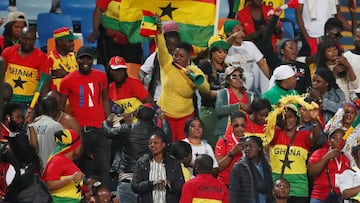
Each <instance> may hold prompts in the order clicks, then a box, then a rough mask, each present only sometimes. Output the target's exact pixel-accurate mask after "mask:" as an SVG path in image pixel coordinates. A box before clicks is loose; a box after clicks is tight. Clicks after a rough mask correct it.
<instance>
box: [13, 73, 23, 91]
mask: <svg viewBox="0 0 360 203" xmlns="http://www.w3.org/2000/svg"><path fill="white" fill-rule="evenodd" d="M13 81H14V83H15V86H14V88H16V87H20V88H21V89H24V86H23V84H24V83H26V81H24V80H21V77H20V76H19V77H18V79H17V80H13Z"/></svg>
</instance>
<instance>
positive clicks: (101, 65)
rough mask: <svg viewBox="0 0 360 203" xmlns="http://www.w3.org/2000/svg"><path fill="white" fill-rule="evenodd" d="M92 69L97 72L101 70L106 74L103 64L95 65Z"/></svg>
mask: <svg viewBox="0 0 360 203" xmlns="http://www.w3.org/2000/svg"><path fill="white" fill-rule="evenodd" d="M92 67H93V68H94V69H96V70H100V71H102V72H104V73H106V70H105V66H104V65H103V64H93V65H92Z"/></svg>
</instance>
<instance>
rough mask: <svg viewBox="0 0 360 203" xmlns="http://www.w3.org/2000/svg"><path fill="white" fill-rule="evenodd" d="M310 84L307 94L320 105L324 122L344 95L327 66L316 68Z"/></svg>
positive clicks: (336, 108)
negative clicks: (310, 87)
mask: <svg viewBox="0 0 360 203" xmlns="http://www.w3.org/2000/svg"><path fill="white" fill-rule="evenodd" d="M312 84H313V85H312V86H313V88H312V89H310V91H309V94H310V96H311V97H312V98H313V99H315V100H316V101H317V103H318V104H320V105H321V113H322V116H323V117H324V121H325V123H326V122H328V121H329V120H330V118H331V117H333V116H334V114H335V113H336V111H337V110H338V109H339V107H340V106H341V104H342V103H343V102H344V101H345V95H344V93H343V91H342V90H341V89H340V88H339V86H338V85H337V84H336V80H335V77H334V74H333V73H332V72H331V70H329V69H327V68H318V69H316V71H315V73H314V76H313V82H312Z"/></svg>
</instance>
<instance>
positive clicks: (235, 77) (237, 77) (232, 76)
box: [230, 74, 243, 80]
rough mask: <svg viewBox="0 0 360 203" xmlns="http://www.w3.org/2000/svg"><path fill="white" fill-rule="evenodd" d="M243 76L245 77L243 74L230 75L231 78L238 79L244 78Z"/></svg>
mask: <svg viewBox="0 0 360 203" xmlns="http://www.w3.org/2000/svg"><path fill="white" fill-rule="evenodd" d="M242 78H243V76H242V75H236V74H234V75H230V79H232V80H237V79H242Z"/></svg>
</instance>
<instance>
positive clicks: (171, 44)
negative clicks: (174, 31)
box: [166, 37, 179, 54]
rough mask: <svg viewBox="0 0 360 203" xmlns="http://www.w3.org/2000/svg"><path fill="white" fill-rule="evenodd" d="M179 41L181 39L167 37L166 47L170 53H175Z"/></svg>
mask: <svg viewBox="0 0 360 203" xmlns="http://www.w3.org/2000/svg"><path fill="white" fill-rule="evenodd" d="M177 43H179V40H178V39H177V38H174V37H168V38H166V47H167V49H168V51H169V53H170V54H174V51H175V47H176V44H177Z"/></svg>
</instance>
